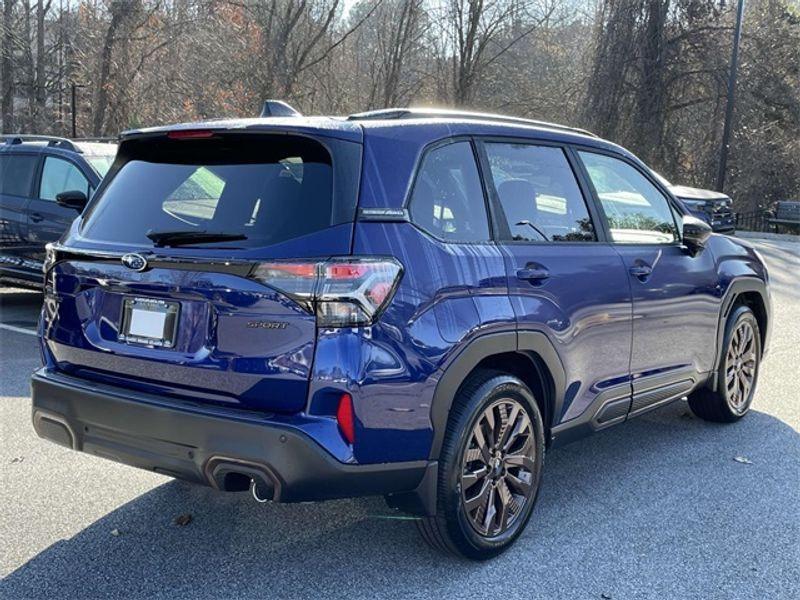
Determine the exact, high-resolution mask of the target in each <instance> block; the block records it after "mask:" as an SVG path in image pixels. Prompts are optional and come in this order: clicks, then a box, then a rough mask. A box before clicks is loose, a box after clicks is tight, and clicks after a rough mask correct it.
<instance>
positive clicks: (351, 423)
mask: <svg viewBox="0 0 800 600" xmlns="http://www.w3.org/2000/svg"><path fill="white" fill-rule="evenodd" d="M336 422H337V423H338V424H339V431H341V432H342V437H343V438H344V439H345V441H346V442H347V443H348V444H350V445H352V444H353V442H355V440H356V419H355V415H354V414H353V398H352V397H351V396H350V394H342V396H341V397H340V398H339V406H338V407H337V409H336Z"/></svg>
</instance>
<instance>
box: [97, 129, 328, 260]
mask: <svg viewBox="0 0 800 600" xmlns="http://www.w3.org/2000/svg"><path fill="white" fill-rule="evenodd" d="M250 137H251V138H252V137H254V136H250ZM263 137H265V138H267V136H263ZM267 139H268V140H269V141H267V140H264V141H259V142H256V141H253V140H248V141H246V142H242V143H238V144H231V143H229V142H225V143H223V142H219V143H217V142H215V141H211V140H209V141H206V142H205V145H204V144H203V143H202V142H200V141H198V142H191V141H176V142H171V143H170V142H162V143H161V144H160V145H159V147H158V148H157V149H152V151H151V153H150V154H149V155H148V157H147V158H148V160H144V159H134V160H131V161H129V162H127V163H125V164H124V165H123V166H122V168H121V169H120V170H119V171H118V172H117V173H116V174H115V175H114V178H113V179H112V180H111V181H110V183H109V185H108V187H107V188H106V189H105V191H104V193H103V195H102V197H101V198H100V199H99V200H98V202H97V204H95V205H94V206H93V207H92V208H91V209H90V213H89V215H88V217H87V221H86V224H85V225H84V230H83V233H84V235H85V236H87V237H89V238H92V239H97V240H106V241H114V242H129V243H136V244H145V245H152V244H153V242H152V241H151V240H150V239H149V238H148V237H147V233H148V232H155V231H158V232H163V231H181V232H184V231H185V232H210V233H225V234H234V235H244V236H246V239H245V240H241V241H240V240H237V241H232V242H216V243H215V244H212V245H217V246H227V247H230V246H235V247H254V246H266V245H270V244H275V243H280V242H284V241H287V240H290V239H293V238H296V237H299V236H302V235H306V234H309V233H312V232H315V231H319V230H321V229H324V228H326V227H329V226H330V225H331V224H332V223H333V222H334V221H335V215H334V214H333V201H332V186H333V183H332V178H333V175H332V166H331V157H330V155H329V154H328V152H327V151H326V150H325V148H323V147H322V146H321V145H320V144H319V143H317V142H314V141H312V140H308V139H305V138H292V137H288V136H282V137H281V138H280V139H276V138H274V137H269V138H267ZM179 144H182V145H179ZM170 145H171V148H167V147H168V146H170ZM197 245H200V244H197Z"/></svg>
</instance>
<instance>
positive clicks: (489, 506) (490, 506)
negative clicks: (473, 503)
mask: <svg viewBox="0 0 800 600" xmlns="http://www.w3.org/2000/svg"><path fill="white" fill-rule="evenodd" d="M494 496H495V491H494V487H491V486H489V494H488V497H487V498H486V510H485V511H484V516H483V529H484V531H486V533H487V534H491V533H492V530H491V526H492V522H493V521H494V517H495V515H496V514H497V507H496V506H495V503H494Z"/></svg>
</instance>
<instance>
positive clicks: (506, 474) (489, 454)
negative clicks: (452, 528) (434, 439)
mask: <svg viewBox="0 0 800 600" xmlns="http://www.w3.org/2000/svg"><path fill="white" fill-rule="evenodd" d="M535 457H536V443H535V439H534V433H533V427H532V425H531V420H530V417H529V415H528V412H527V411H526V410H525V408H524V406H523V405H522V404H520V403H519V402H517V401H516V400H512V399H510V398H504V399H501V400H497V401H495V402H493V403H492V404H491V405H490V406H489V407H488V408H486V409H485V410H484V411H483V413H482V414H481V416H480V417H479V418H478V420H477V422H476V423H475V425H474V427H473V428H472V431H471V433H470V438H469V443H468V445H467V448H466V450H465V451H464V458H463V461H462V469H461V499H462V502H463V506H464V512H465V513H466V515H467V518H468V520H469V522H470V525H472V527H473V528H474V529H475V530H476V531H477V532H478V533H479V534H480V535H482V536H485V537H495V536H498V535H500V534H502V533H503V532H505V531H507V530H508V529H509V528H510V527H511V526H512V525H513V524H514V522H515V521H516V520H517V519H518V518H519V517H520V515H522V514H523V513H524V509H525V506H526V504H527V503H528V502H530V501H531V497H532V495H533V493H534V472H535Z"/></svg>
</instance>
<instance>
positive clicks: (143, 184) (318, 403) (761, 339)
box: [32, 109, 771, 559]
mask: <svg viewBox="0 0 800 600" xmlns="http://www.w3.org/2000/svg"><path fill="white" fill-rule="evenodd" d="M681 210H682V209H681V207H680V205H679V203H677V202H676V201H675V198H674V197H673V196H672V195H671V193H670V192H669V190H668V189H666V188H665V187H664V186H663V185H662V184H661V183H660V182H659V181H658V179H657V178H656V177H655V176H654V175H653V173H652V172H651V171H650V170H649V169H648V168H647V167H646V166H645V165H643V164H642V163H641V162H640V161H639V160H637V159H636V158H635V157H634V156H632V155H631V154H630V153H629V152H627V151H625V150H623V149H622V148H620V147H618V146H616V145H614V144H612V143H609V142H607V141H604V140H602V139H599V138H597V137H594V136H593V135H591V134H589V133H588V132H584V131H580V130H574V129H571V128H567V127H563V126H559V125H553V124H547V123H541V122H536V121H527V120H521V119H514V118H510V117H500V116H493V115H481V114H472V113H458V112H441V111H423V110H414V109H396V110H383V111H377V112H369V113H361V114H356V115H352V116H350V117H347V118H344V117H342V118H333V117H301V116H289V117H270V118H261V119H247V120H232V121H214V122H206V123H195V124H185V125H177V126H170V127H159V128H153V129H141V130H137V131H130V132H127V133H124V134H123V135H122V137H121V143H120V146H119V151H118V154H117V156H116V159H115V161H114V163H113V165H112V167H111V169H110V171H109V173H108V176H107V177H106V178H105V179H104V180H103V183H102V184H101V185H100V188H99V189H98V190H97V193H96V194H95V195H94V196H93V198H92V199H91V201H90V203H89V205H88V206H87V207H86V210H84V212H83V213H82V214H81V215H80V217H79V218H78V219H77V220H76V221H75V222H74V223H73V224H72V227H71V229H70V230H69V232H68V233H67V234H66V235H65V237H64V238H62V240H61V241H60V242H59V243H56V244H54V245H52V246H51V247H50V248H49V252H48V257H47V261H46V264H45V269H46V278H45V279H46V281H45V299H44V306H43V310H42V315H41V322H40V326H39V334H40V336H41V349H42V356H43V360H44V366H43V367H42V368H41V369H40V370H38V371H37V372H36V373H35V374H34V375H33V379H32V396H33V415H32V416H33V424H34V427H35V429H36V431H37V433H38V434H39V435H40V436H41V437H43V438H47V439H49V440H52V441H54V442H57V443H59V444H63V445H65V446H68V447H70V448H73V449H75V450H80V451H83V452H86V453H89V454H94V455H96V456H100V457H103V458H107V459H111V460H115V461H119V462H122V463H126V464H128V465H133V466H136V467H140V468H144V469H148V470H151V471H155V472H158V473H162V474H165V475H169V476H173V477H177V478H181V479H184V480H189V481H192V482H195V483H198V484H205V485H209V486H212V487H214V488H216V489H218V490H222V491H247V490H251V491H252V493H253V495H254V496H256V498H257V499H260V500H273V501H278V502H294V501H309V500H324V499H330V498H342V497H351V496H364V495H383V496H385V497H386V499H387V501H388V503H389V505H390V506H392V507H394V508H396V509H399V510H403V511H407V512H409V513H411V514H413V515H416V516H417V517H418V518H417V519H416V522H417V524H418V527H419V529H420V531H421V533H422V535H423V536H424V538H425V539H426V540H427V541H428V542H429V543H430V544H432V545H433V546H435V547H437V548H440V549H442V550H445V551H450V552H454V553H457V554H460V555H463V556H466V557H469V558H472V559H485V558H489V557H491V556H494V555H496V554H498V553H500V552H501V551H503V550H504V549H505V548H507V547H508V546H509V545H510V544H511V543H512V542H513V541H514V540H515V539H516V538H517V537H518V536H519V535H520V533H521V532H522V531H523V529H524V527H525V525H526V523H527V522H528V520H529V518H530V516H531V511H532V510H533V507H534V503H535V501H536V497H537V494H538V491H539V487H540V482H541V476H542V467H543V461H544V456H545V452H546V451H549V450H550V449H551V448H554V447H556V446H558V445H561V444H564V443H566V442H569V441H571V440H575V439H578V438H580V437H581V436H584V435H586V434H589V433H592V432H595V431H599V430H603V429H605V428H607V427H611V426H613V425H617V424H620V423H624V422H625V421H627V420H628V419H631V418H633V417H636V416H639V415H641V414H644V413H646V412H647V411H650V410H652V409H654V408H656V407H659V406H662V405H664V404H665V403H667V402H670V401H673V400H677V399H680V398H682V397H685V396H687V395H688V399H689V405H690V406H691V408H692V410H693V411H694V412H695V413H696V414H697V415H699V416H700V417H701V418H703V419H707V420H710V421H720V422H733V421H736V420H737V419H739V418H741V417H742V416H743V415H745V414H746V413H747V412H748V410H749V407H750V404H751V402H752V399H753V394H754V389H755V386H756V381H757V378H758V373H759V365H760V362H761V359H762V357H763V355H764V353H765V351H766V348H767V341H768V338H769V330H770V326H771V322H770V314H771V310H770V296H769V292H768V275H767V271H766V269H765V266H764V263H763V262H762V260H761V259H760V258H759V256H758V254H757V253H756V252H755V251H754V250H753V249H752V248H751V247H749V246H747V245H746V244H745V243H744V242H741V241H739V240H736V239H732V238H728V237H725V236H719V235H715V234H713V233H711V231H710V228H709V227H708V226H707V225H706V224H705V223H703V222H700V221H699V220H697V219H695V218H693V217H691V216H688V215H684V214H682V212H681Z"/></svg>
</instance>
